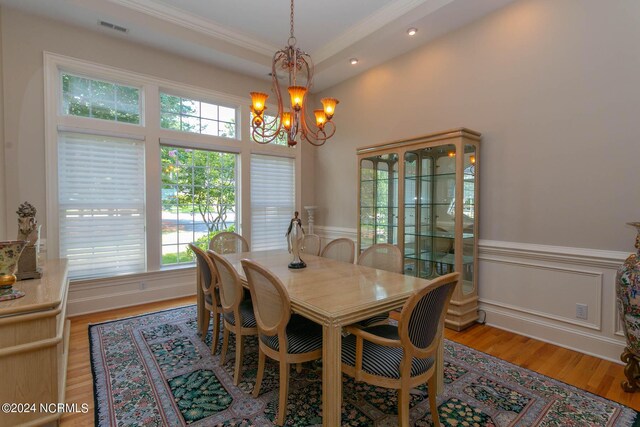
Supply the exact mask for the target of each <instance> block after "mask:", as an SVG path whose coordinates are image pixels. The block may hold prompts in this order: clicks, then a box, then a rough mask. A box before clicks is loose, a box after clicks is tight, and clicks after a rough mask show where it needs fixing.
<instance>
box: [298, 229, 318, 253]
mask: <svg viewBox="0 0 640 427" xmlns="http://www.w3.org/2000/svg"><path fill="white" fill-rule="evenodd" d="M302 253H305V254H309V255H319V254H320V236H318V235H317V234H305V235H304V240H303V241H302Z"/></svg>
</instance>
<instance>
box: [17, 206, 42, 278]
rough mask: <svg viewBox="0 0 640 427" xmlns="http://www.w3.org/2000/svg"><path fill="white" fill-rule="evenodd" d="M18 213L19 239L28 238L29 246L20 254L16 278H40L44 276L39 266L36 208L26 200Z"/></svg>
mask: <svg viewBox="0 0 640 427" xmlns="http://www.w3.org/2000/svg"><path fill="white" fill-rule="evenodd" d="M16 213H17V214H18V240H26V241H27V242H28V243H27V246H26V247H25V248H24V251H22V255H20V260H19V261H18V271H17V272H16V278H17V279H18V280H24V279H39V278H41V277H42V268H41V267H40V266H39V262H38V255H39V254H40V228H41V227H42V226H41V225H39V224H38V221H36V213H37V210H36V208H35V207H34V206H33V205H32V204H31V203H29V202H24V203H23V204H21V205H20V207H19V208H18V210H17V211H16Z"/></svg>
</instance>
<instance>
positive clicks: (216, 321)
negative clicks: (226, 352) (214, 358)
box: [211, 310, 220, 354]
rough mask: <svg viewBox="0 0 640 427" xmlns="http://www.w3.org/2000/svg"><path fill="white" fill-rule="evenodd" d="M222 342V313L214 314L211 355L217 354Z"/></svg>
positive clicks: (215, 311)
mask: <svg viewBox="0 0 640 427" xmlns="http://www.w3.org/2000/svg"><path fill="white" fill-rule="evenodd" d="M219 342H220V312H219V311H218V310H214V312H213V339H212V340H211V354H215V353H216V350H217V349H218V343H219Z"/></svg>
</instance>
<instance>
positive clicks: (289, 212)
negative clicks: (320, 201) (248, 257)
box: [251, 154, 295, 251]
mask: <svg viewBox="0 0 640 427" xmlns="http://www.w3.org/2000/svg"><path fill="white" fill-rule="evenodd" d="M294 211H295V161H294V159H290V158H286V157H275V156H264V155H260V154H253V155H252V156H251V250H254V251H259V250H266V249H280V248H286V247H287V241H286V239H285V237H284V235H285V232H286V231H287V227H288V226H289V222H290V221H291V218H292V217H293V212H294Z"/></svg>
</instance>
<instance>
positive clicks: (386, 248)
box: [358, 243, 402, 273]
mask: <svg viewBox="0 0 640 427" xmlns="http://www.w3.org/2000/svg"><path fill="white" fill-rule="evenodd" d="M358 265H364V266H366V267H373V268H377V269H380V270H386V271H391V272H393V273H402V252H400V248H398V247H397V246H394V245H391V244H389V243H378V244H376V245H371V246H369V247H368V248H367V249H366V250H365V251H364V252H362V253H361V254H360V256H359V257H358Z"/></svg>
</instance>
